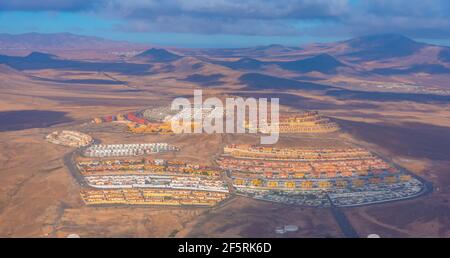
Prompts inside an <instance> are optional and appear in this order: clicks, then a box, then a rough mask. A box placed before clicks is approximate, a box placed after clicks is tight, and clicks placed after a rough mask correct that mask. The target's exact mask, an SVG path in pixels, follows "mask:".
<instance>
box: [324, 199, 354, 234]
mask: <svg viewBox="0 0 450 258" xmlns="http://www.w3.org/2000/svg"><path fill="white" fill-rule="evenodd" d="M327 198H328V201H329V202H330V205H331V207H330V209H331V213H332V214H333V217H334V219H335V220H336V222H337V224H338V225H339V228H340V229H341V231H342V234H344V236H345V237H347V238H359V235H358V232H356V230H355V228H353V226H352V224H351V223H350V221H349V220H348V218H347V216H346V215H345V213H344V212H343V211H342V210H341V208H339V207H338V206H336V205H334V204H333V202H332V201H331V198H330V196H329V195H328V194H327Z"/></svg>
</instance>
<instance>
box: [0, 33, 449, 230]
mask: <svg viewBox="0 0 450 258" xmlns="http://www.w3.org/2000/svg"><path fill="white" fill-rule="evenodd" d="M406 43H410V42H406ZM336 48H337V47H336ZM428 48H431V49H429V50H427V49H426V47H424V48H422V49H421V50H420V51H422V52H426V51H431V52H432V51H434V52H436V51H437V50H435V49H433V47H428ZM330 49H331V50H330ZM337 49H339V48H337ZM141 50H143V49H141ZM79 51H80V53H81V52H82V51H81V50H79ZM164 51H165V50H164ZM169 51H171V52H150V53H149V56H150V59H145V58H146V56H141V57H138V58H132V59H125V60H123V59H122V58H120V59H119V58H118V57H116V56H110V55H107V54H105V53H103V52H97V55H98V56H96V54H94V53H92V54H91V52H89V53H90V54H89V55H88V56H89V60H85V59H84V60H80V59H78V60H76V61H68V62H69V64H67V63H65V65H61V64H60V63H59V61H58V62H56V63H55V62H54V60H55V58H56V57H49V56H47V55H46V54H39V53H34V56H31V57H30V56H28V57H30V59H31V61H30V60H21V61H17V62H10V61H8V60H6V61H2V63H1V64H0V78H1V81H0V121H1V123H0V143H1V144H0V175H1V178H2V180H1V181H0V236H5V237H66V236H67V235H69V234H78V235H80V236H81V237H186V236H190V237H235V236H236V237H279V235H277V234H276V233H275V232H274V228H275V227H276V226H278V225H286V224H294V225H298V227H299V230H298V231H297V232H292V233H288V234H285V235H283V237H285V236H287V237H342V236H344V235H343V233H342V231H341V229H340V227H339V225H338V223H337V222H336V221H335V219H334V217H333V215H332V212H331V210H330V209H329V208H325V207H324V208H313V207H301V206H292V205H286V204H279V203H271V202H266V201H260V200H254V199H251V198H247V197H243V196H232V197H230V198H229V199H227V200H226V201H224V202H223V203H221V204H220V205H218V206H216V207H213V208H200V207H187V208H186V207H160V206H156V207H149V206H142V207H139V206H115V207H109V206H105V207H91V206H86V205H85V204H84V203H83V201H82V199H81V198H80V194H79V192H80V188H81V186H80V185H79V184H78V182H77V180H76V178H75V177H74V175H73V174H72V172H71V171H70V170H69V169H68V167H67V165H66V161H65V156H66V155H68V154H70V153H71V152H72V151H73V148H69V147H63V146H58V145H53V144H51V143H48V142H46V141H45V139H44V138H45V136H46V135H48V134H49V133H51V132H52V131H56V130H64V129H68V130H77V131H81V132H83V133H87V134H89V135H91V136H92V137H93V138H95V139H99V140H101V141H102V143H135V142H155V141H164V142H168V143H169V144H176V145H177V146H180V148H181V151H180V152H179V153H175V154H158V155H161V157H169V158H178V159H183V160H188V161H191V162H199V163H205V164H214V159H215V157H216V155H217V154H218V153H221V151H222V147H223V146H224V145H225V144H230V143H257V141H258V138H256V137H254V136H248V135H221V134H215V135H206V134H201V135H160V134H133V133H130V132H129V131H128V130H127V128H126V126H125V125H122V124H117V123H103V124H100V125H96V124H93V123H92V122H91V121H92V119H93V118H95V117H102V116H108V115H115V114H121V113H122V114H123V113H127V112H134V111H138V110H142V109H144V108H148V107H158V106H167V105H170V103H171V101H172V100H173V99H174V98H176V97H178V96H188V97H189V96H191V95H192V93H193V90H194V89H202V90H203V94H204V96H205V97H207V96H218V97H225V96H242V97H279V98H280V104H281V105H282V111H289V112H300V111H303V110H314V111H319V112H320V113H321V114H322V115H324V116H326V117H328V118H330V119H331V120H332V121H334V122H336V123H337V124H339V126H340V127H341V128H342V130H341V131H340V132H338V133H333V134H324V135H313V136H311V135H288V136H282V137H281V139H280V142H279V143H278V145H279V146H287V145H289V144H292V143H295V144H296V145H308V144H316V145H320V144H322V143H323V142H326V143H328V144H329V143H330V142H332V141H336V139H338V140H341V141H345V142H348V143H352V144H355V145H358V146H363V147H365V148H367V149H369V150H370V151H372V152H374V153H377V154H378V155H380V156H382V157H385V158H386V159H389V160H390V161H393V162H394V163H396V164H398V165H400V166H402V167H404V168H406V169H408V170H409V171H411V172H412V173H414V174H415V175H417V176H420V177H421V178H423V179H424V180H426V181H428V182H430V183H431V184H432V185H433V188H432V191H430V192H429V193H427V194H425V195H423V196H420V197H418V198H414V199H410V200H404V201H395V202H389V203H384V204H375V205H369V206H361V207H349V208H342V211H343V212H344V213H345V215H346V216H347V218H348V220H349V222H350V223H351V224H352V226H353V228H354V229H355V231H356V232H357V233H358V235H359V236H362V237H365V236H367V235H368V234H371V233H376V234H379V235H380V236H383V237H432V236H435V237H450V217H449V216H448V214H450V204H449V200H450V171H449V167H450V148H449V146H450V105H449V103H450V100H449V98H448V96H447V95H445V94H436V93H435V91H448V90H450V88H449V86H448V83H447V82H448V78H449V77H448V73H443V74H437V75H436V74H435V73H431V72H429V73H428V74H427V73H426V71H428V70H426V71H422V72H411V73H410V74H406V73H402V74H397V75H391V74H389V75H387V74H386V73H385V74H383V75H381V74H380V73H378V74H376V75H375V74H373V73H363V72H361V70H362V69H363V68H362V67H363V66H364V69H369V68H370V69H388V68H381V67H378V68H377V67H376V66H377V65H378V66H381V64H382V63H383V64H386V62H381V61H380V62H379V63H377V62H374V61H373V60H372V61H371V62H369V61H366V62H362V61H361V62H359V63H354V65H351V64H352V62H351V61H350V60H348V59H346V58H345V55H344V54H342V55H343V56H341V57H340V59H341V61H340V62H342V64H343V65H342V67H340V68H339V67H338V68H336V69H337V70H335V69H334V68H333V69H331V68H330V69H331V70H333V71H331V70H328V68H327V69H325V68H323V67H324V66H325V67H326V66H327V64H329V63H333V62H334V61H333V60H330V59H329V57H325V59H326V60H321V61H317V60H316V61H317V62H318V63H316V61H315V62H312V63H309V65H310V67H313V68H314V67H316V68H314V69H312V70H299V69H297V70H296V71H293V69H290V68H289V67H290V66H288V65H287V64H284V63H283V62H289V60H297V59H300V60H305V59H307V58H311V56H313V57H314V56H317V55H323V54H320V53H321V52H324V51H328V52H329V53H330V57H331V55H333V56H337V57H336V58H339V56H340V53H338V52H332V51H334V50H333V47H330V46H328V48H326V49H325V50H324V49H317V46H315V47H311V48H310V49H306V50H300V49H288V48H284V47H283V48H282V47H281V46H268V47H265V48H257V49H256V50H254V49H253V50H252V49H246V50H239V51H241V52H238V50H235V51H236V52H238V53H237V54H236V53H229V52H227V51H225V50H217V51H216V52H214V51H213V50H204V51H203V52H202V51H200V50H192V49H169ZM418 51H419V50H418ZM420 51H419V52H420ZM422 52H420V53H415V55H416V56H417V55H424V53H422ZM434 52H433V53H434ZM64 53H65V52H64V51H58V53H57V54H58V55H59V56H60V57H57V60H64V62H65V61H67V60H73V59H71V58H72V57H73V56H83V55H82V54H79V55H77V54H74V53H76V51H75V50H72V51H70V52H67V53H69V54H67V55H66V56H65V58H63V57H64ZM83 53H86V52H83ZM108 53H109V52H108ZM170 53H176V57H172V56H170V55H172V54H170ZM218 53H221V55H218ZM7 54H10V53H7ZM14 54H16V53H14ZM24 55H27V54H24ZM32 55H33V54H32ZM85 55H86V54H85ZM173 55H175V54H173ZM246 56H247V57H246ZM411 56H412V54H411ZM411 56H409V57H408V56H407V55H406V56H404V57H402V58H400V59H398V60H401V62H403V63H401V65H403V66H404V65H407V64H408V65H411V62H413V60H414V58H413V57H411ZM147 57H148V56H147ZM152 58H153V59H152ZM157 58H160V59H161V60H155V59H157ZM245 58H247V59H245ZM320 58H324V57H323V56H322V57H320ZM36 59H37V60H38V61H36ZM256 59H258V60H259V61H256ZM2 60H3V59H2ZM242 60H243V61H242ZM388 60H389V58H388ZM396 60H397V59H396ZM239 61H241V62H239ZM21 62H23V64H22V63H21ZM33 62H37V63H39V64H40V65H39V66H37V65H34V63H33ZM61 62H62V61H61ZM70 62H72V63H70ZM100 62H101V63H102V64H100V65H92V63H95V64H99V63H100ZM86 63H89V65H86ZM27 64H28V65H29V66H27ZM46 64H47V65H46ZM118 64H119V65H118ZM307 65H308V64H303V65H302V67H304V66H307ZM441 65H442V66H443V67H446V69H450V68H448V67H450V65H449V64H448V63H443V64H442V63H441ZM338 66H340V65H338ZM374 66H375V68H374ZM321 69H322V70H321ZM324 69H325V70H324ZM351 69H354V70H352V71H349V70H351ZM391 69H392V70H395V68H391ZM343 81H345V84H342V82H343ZM362 81H363V82H362ZM392 83H394V84H397V85H401V86H402V87H403V86H404V84H405V83H406V84H408V85H411V84H420V85H422V86H421V89H420V90H417V92H416V91H413V92H411V88H408V89H404V88H400V89H399V90H396V89H395V88H394V89H392V88H389V89H383V88H381V87H374V88H370V85H371V84H380V85H386V84H392ZM324 85H325V86H324ZM358 85H363V86H361V87H360V88H358ZM427 85H433V87H431V86H429V87H428V86H427ZM323 87H331V88H323ZM367 87H369V88H370V89H369V90H368V89H367ZM422 88H423V89H422ZM414 89H415V88H414ZM426 89H431V90H427V91H426V92H423V91H425V90H426ZM369 91H370V92H373V93H374V94H373V95H370V97H367V96H366V95H365V94H363V93H361V92H364V93H367V92H369ZM336 92H337V93H336ZM380 92H381V93H380ZM383 94H384V95H383ZM158 155H156V157H158Z"/></svg>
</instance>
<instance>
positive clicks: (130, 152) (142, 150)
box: [84, 143, 178, 157]
mask: <svg viewBox="0 0 450 258" xmlns="http://www.w3.org/2000/svg"><path fill="white" fill-rule="evenodd" d="M169 151H178V148H177V147H175V146H171V145H169V144H167V143H138V144H109V145H102V144H99V145H91V146H89V147H88V148H87V149H86V150H85V151H84V155H85V156H86V157H123V156H125V157H126V156H141V155H146V154H152V153H160V152H169Z"/></svg>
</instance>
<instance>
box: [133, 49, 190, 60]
mask: <svg viewBox="0 0 450 258" xmlns="http://www.w3.org/2000/svg"><path fill="white" fill-rule="evenodd" d="M180 58H182V56H179V55H177V54H174V53H172V52H169V51H167V50H165V49H162V48H151V49H149V50H146V51H144V52H142V53H140V54H138V55H136V56H135V57H134V58H133V59H134V60H139V61H146V62H171V61H176V60H178V59H180Z"/></svg>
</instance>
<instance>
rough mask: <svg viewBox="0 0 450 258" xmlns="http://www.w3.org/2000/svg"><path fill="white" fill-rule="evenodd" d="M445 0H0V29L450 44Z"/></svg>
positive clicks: (236, 41) (219, 40)
mask: <svg viewBox="0 0 450 258" xmlns="http://www.w3.org/2000/svg"><path fill="white" fill-rule="evenodd" d="M449 14H450V1H447V0H429V1H422V0H376V1H375V0H373V1H371V0H246V1H244V0H164V1H162V0H128V1H122V0H40V1H29V0H0V32H2V33H12V34H19V33H26V32H41V33H55V32H71V33H76V34H83V35H94V36H101V37H104V38H109V39H117V40H127V41H135V42H144V43H152V44H158V45H166V46H184V47H241V46H254V45H267V44H285V45H301V44H306V43H310V42H329V41H335V40H339V39H346V38H350V37H355V36H360V35H367V34H377V33H399V34H403V35H406V36H409V37H412V38H414V39H417V40H421V41H426V42H432V43H436V44H441V45H450V17H449V16H450V15H449Z"/></svg>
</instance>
